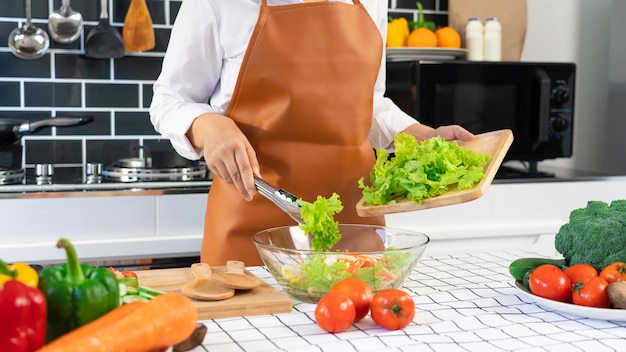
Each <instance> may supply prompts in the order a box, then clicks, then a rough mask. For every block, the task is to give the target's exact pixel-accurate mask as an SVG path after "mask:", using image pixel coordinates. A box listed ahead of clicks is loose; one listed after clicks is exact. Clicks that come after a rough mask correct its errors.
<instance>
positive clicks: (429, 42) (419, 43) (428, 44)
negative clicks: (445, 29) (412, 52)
mask: <svg viewBox="0 0 626 352" xmlns="http://www.w3.org/2000/svg"><path fill="white" fill-rule="evenodd" d="M407 46H411V47H418V48H434V47H436V46H437V36H436V35H435V33H434V32H433V31H431V30H430V29H428V28H417V29H415V30H413V32H411V34H410V35H409V40H408V41H407Z"/></svg>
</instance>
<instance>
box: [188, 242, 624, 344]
mask: <svg viewBox="0 0 626 352" xmlns="http://www.w3.org/2000/svg"><path fill="white" fill-rule="evenodd" d="M532 256H538V255H537V254H535V253H532V252H527V251H510V252H493V253H475V254H461V255H458V254H455V255H448V256H431V257H428V256H425V257H423V258H422V259H421V260H420V262H419V263H418V265H417V266H416V268H415V270H414V272H413V273H412V275H411V276H410V278H409V279H408V280H407V282H406V283H405V285H404V287H403V289H404V290H405V291H407V292H410V293H411V295H412V296H413V299H414V300H415V305H416V313H415V318H414V319H413V322H412V323H411V324H410V325H409V326H407V327H406V328H404V329H402V330H397V331H388V330H385V329H383V328H380V327H379V326H377V325H376V324H375V323H374V322H373V321H372V320H371V318H370V317H369V316H368V317H366V318H364V319H363V320H362V321H360V322H358V323H356V324H353V325H352V327H351V328H349V329H348V330H346V331H344V332H341V333H337V334H331V333H328V332H325V331H323V330H322V329H321V328H319V327H318V326H317V325H316V323H315V319H314V311H315V305H314V304H308V303H301V302H299V301H295V300H294V305H293V312H291V313H286V314H274V315H262V316H249V317H239V318H226V319H215V320H207V321H203V323H204V324H205V325H206V326H207V328H208V333H207V335H206V337H205V339H204V342H203V345H202V346H198V347H196V348H195V349H193V350H192V351H193V352H202V351H210V352H212V351H216V352H217V351H219V352H230V351H303V352H305V351H446V352H454V351H477V352H489V351H527V352H530V351H568V352H570V351H593V352H604V351H626V322H621V321H605V320H594V319H588V318H581V317H578V316H573V315H569V314H565V313H562V312H558V311H550V310H547V309H544V308H542V307H540V306H538V305H537V304H535V303H534V301H532V300H529V299H528V298H526V297H525V296H524V295H522V294H520V293H519V291H518V290H517V289H516V288H515V287H514V286H513V279H512V278H511V276H510V275H509V273H508V266H509V264H510V263H511V262H512V261H513V260H515V259H517V258H521V257H532ZM249 270H250V271H251V272H252V273H254V274H255V275H257V276H259V277H260V278H261V279H263V280H265V281H266V282H268V283H270V284H272V285H275V286H276V287H277V288H278V286H277V285H276V281H275V280H274V279H273V277H272V276H271V275H270V274H269V272H267V271H266V269H265V268H263V267H253V268H249ZM624 314H625V315H626V311H625V312H624Z"/></svg>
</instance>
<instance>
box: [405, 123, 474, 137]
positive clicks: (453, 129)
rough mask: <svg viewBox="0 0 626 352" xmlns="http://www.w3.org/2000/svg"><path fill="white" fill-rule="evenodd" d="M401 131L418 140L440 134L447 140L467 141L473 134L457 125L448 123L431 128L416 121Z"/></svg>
mask: <svg viewBox="0 0 626 352" xmlns="http://www.w3.org/2000/svg"><path fill="white" fill-rule="evenodd" d="M403 132H406V133H408V134H410V135H412V136H413V137H415V138H416V139H417V140H418V141H423V140H426V139H429V138H432V137H436V136H441V137H443V138H445V139H446V140H447V141H451V140H462V141H466V142H467V141H471V140H473V139H474V134H472V133H471V132H469V131H468V130H466V129H465V128H463V127H461V126H459V125H449V126H440V127H437V128H432V127H429V126H426V125H422V124H419V123H416V124H413V125H411V126H409V127H407V128H406V129H405V130H404V131H403Z"/></svg>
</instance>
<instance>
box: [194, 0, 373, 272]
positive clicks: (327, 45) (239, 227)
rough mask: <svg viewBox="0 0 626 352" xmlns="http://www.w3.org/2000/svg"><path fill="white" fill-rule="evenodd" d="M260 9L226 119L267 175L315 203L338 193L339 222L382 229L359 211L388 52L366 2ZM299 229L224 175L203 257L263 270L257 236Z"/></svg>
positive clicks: (214, 193)
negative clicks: (341, 207)
mask: <svg viewBox="0 0 626 352" xmlns="http://www.w3.org/2000/svg"><path fill="white" fill-rule="evenodd" d="M353 2H354V4H347V3H341V2H311V3H301V4H290V5H280V6H267V0H263V2H262V4H261V9H260V14H259V19H258V21H257V24H256V27H255V29H254V32H253V33H252V37H251V39H250V43H249V45H248V49H247V51H246V53H245V56H244V59H243V63H242V66H241V69H240V71H239V77H238V79H237V83H236V86H235V90H234V92H233V97H232V100H231V102H230V105H229V107H228V111H227V114H226V115H227V116H230V117H231V118H232V119H233V120H234V121H236V122H237V124H238V126H239V127H240V128H241V130H242V131H243V133H244V134H245V135H246V136H247V137H248V139H249V140H250V143H251V144H252V146H253V147H254V149H255V150H256V153H257V158H258V160H259V163H260V166H261V177H263V179H264V180H265V181H267V182H269V183H270V184H273V185H275V186H277V187H280V188H284V189H286V190H289V191H290V192H292V193H294V194H296V195H297V196H299V197H301V198H302V199H303V200H305V201H308V202H313V201H315V199H316V198H317V197H318V196H322V197H325V198H328V197H330V196H331V195H332V193H333V192H336V193H338V194H339V196H340V200H341V201H342V203H343V205H344V210H343V211H342V212H340V213H339V214H338V215H337V216H336V217H335V219H336V220H338V221H339V222H340V223H369V224H384V218H383V217H370V218H362V217H359V216H358V215H357V214H356V209H355V206H356V203H357V202H358V200H359V199H360V198H361V189H359V188H358V183H357V181H358V179H359V178H361V177H364V176H365V177H366V179H367V177H369V176H368V175H369V172H370V170H371V168H372V165H373V164H374V161H375V156H374V150H373V148H372V146H371V144H370V143H369V141H368V133H369V131H370V128H371V125H372V110H373V98H374V84H375V82H376V78H377V75H378V70H379V67H380V62H381V55H382V51H383V47H382V45H383V44H382V43H383V41H382V39H381V35H380V32H379V31H378V29H377V27H376V25H375V24H374V22H373V21H372V19H371V18H370V16H369V14H368V13H367V10H366V9H365V7H364V6H363V5H362V4H361V3H360V2H359V0H353ZM285 225H296V223H295V222H294V221H293V220H292V219H291V218H289V217H288V216H287V215H286V214H284V213H283V212H282V211H281V210H280V209H278V208H277V207H276V206H275V205H274V204H273V203H271V202H270V201H269V200H267V199H265V198H264V197H262V196H261V195H260V194H257V195H256V196H255V197H254V199H253V200H252V201H250V202H247V201H245V200H244V199H243V197H242V196H241V195H240V194H239V192H238V191H237V189H236V188H235V187H234V186H233V185H231V184H227V183H225V182H224V181H222V180H221V179H219V178H216V179H215V180H214V181H213V185H212V186H211V190H210V191H209V196H208V205H207V212H206V218H205V225H204V240H203V242H202V251H201V260H202V261H203V262H205V263H209V264H211V265H224V264H225V262H226V261H227V260H241V261H244V262H245V263H246V265H262V264H263V263H262V261H261V259H260V257H259V255H258V253H257V250H256V248H255V246H254V243H253V242H252V235H254V234H255V233H256V232H258V231H261V230H264V229H267V228H272V227H277V226H285Z"/></svg>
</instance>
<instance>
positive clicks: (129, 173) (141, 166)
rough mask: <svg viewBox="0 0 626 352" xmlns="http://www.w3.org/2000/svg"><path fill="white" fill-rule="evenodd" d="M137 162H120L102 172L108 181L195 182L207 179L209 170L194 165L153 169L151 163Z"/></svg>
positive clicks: (202, 165)
mask: <svg viewBox="0 0 626 352" xmlns="http://www.w3.org/2000/svg"><path fill="white" fill-rule="evenodd" d="M141 160H142V159H137V160H120V162H118V163H115V164H113V165H111V166H108V167H105V168H104V169H103V170H102V176H103V177H104V179H105V180H106V181H116V182H140V181H194V180H202V179H206V178H207V174H208V169H207V167H206V165H204V164H192V165H188V166H178V167H171V168H169V167H161V168H152V167H150V166H151V163H150V162H146V163H144V162H142V161H141Z"/></svg>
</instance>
